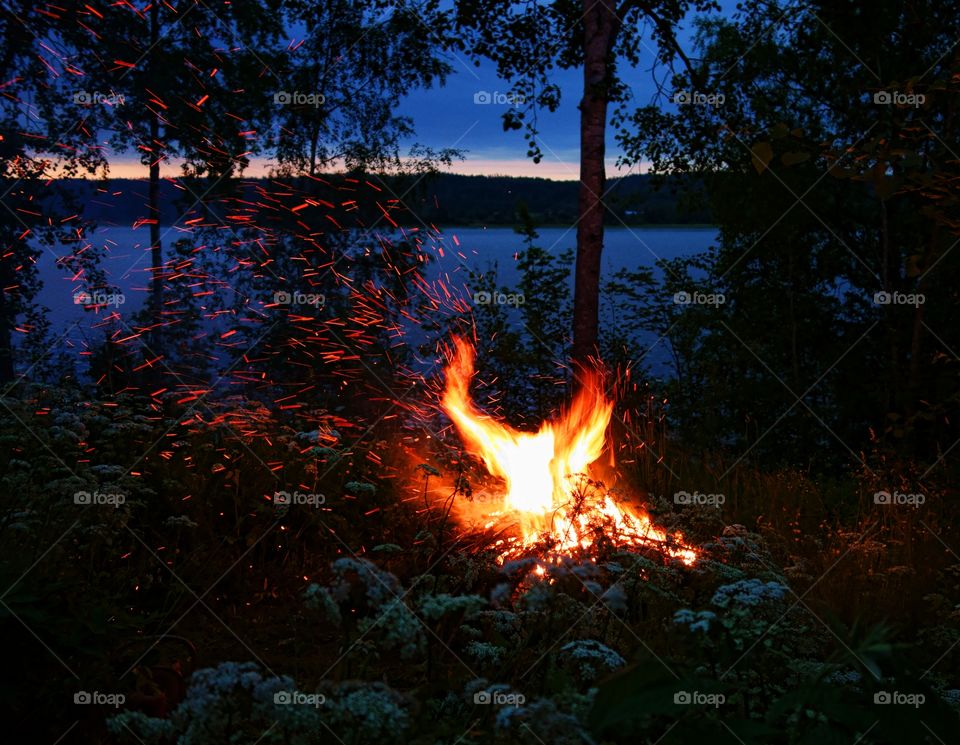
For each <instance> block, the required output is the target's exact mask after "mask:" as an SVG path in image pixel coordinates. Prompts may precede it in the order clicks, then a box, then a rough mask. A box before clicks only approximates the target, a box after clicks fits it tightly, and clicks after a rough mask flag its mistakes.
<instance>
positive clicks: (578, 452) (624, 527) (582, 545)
mask: <svg viewBox="0 0 960 745" xmlns="http://www.w3.org/2000/svg"><path fill="white" fill-rule="evenodd" d="M453 341H454V345H453V355H452V357H451V360H450V362H449V364H448V366H447V368H446V388H445V390H444V394H443V399H442V405H443V409H444V411H445V412H446V413H447V415H448V416H449V417H450V419H451V420H452V421H453V423H454V425H456V427H457V430H458V431H459V432H460V436H461V437H462V438H463V442H464V445H465V446H466V448H467V450H468V451H469V452H470V453H471V454H473V455H475V456H477V457H479V458H480V459H481V460H482V461H483V463H484V465H485V466H486V467H487V470H488V471H489V472H490V474H491V475H492V476H497V477H499V478H502V479H503V480H504V481H505V482H506V484H505V493H504V495H503V500H502V506H500V509H496V508H494V509H491V510H490V511H488V512H487V513H486V514H485V515H483V517H484V518H486V519H487V525H488V527H489V526H492V525H493V524H495V522H496V521H497V519H499V518H503V517H509V518H511V519H513V520H515V522H516V523H517V526H518V528H519V531H520V536H519V538H517V539H514V540H513V541H505V542H504V543H505V545H504V550H503V551H502V553H501V560H503V559H507V558H513V557H516V556H519V555H521V554H523V553H525V552H526V550H527V549H530V548H532V547H533V546H535V545H537V544H549V545H550V547H551V553H555V554H564V553H569V552H570V551H571V550H573V549H577V548H579V549H587V548H589V547H590V546H591V545H593V543H594V541H595V540H596V538H597V537H598V531H600V532H601V533H602V534H603V536H605V537H606V538H608V539H609V540H611V541H613V542H615V543H618V544H622V545H625V546H628V547H629V546H634V547H643V546H654V545H657V546H658V547H659V548H660V549H661V550H662V551H663V552H664V553H666V554H667V555H669V556H672V557H674V558H677V559H680V560H681V561H683V563H685V564H692V563H693V562H694V561H695V560H696V553H695V552H694V551H693V549H691V548H689V547H688V546H686V545H684V544H683V543H682V536H680V535H679V534H675V535H673V536H668V535H667V533H666V532H665V531H663V530H660V529H658V528H656V527H655V526H654V525H653V524H652V523H651V522H650V518H649V517H648V516H647V515H645V514H642V513H641V514H634V513H633V512H631V511H630V510H628V509H627V508H626V507H625V506H623V505H619V504H617V503H616V502H614V501H613V499H611V497H610V495H609V494H606V493H601V492H600V491H599V490H598V489H596V488H591V486H590V484H591V482H590V481H589V479H590V478H591V474H590V465H591V464H592V463H593V462H594V461H596V460H597V458H599V457H600V454H601V452H602V451H603V446H604V437H605V433H606V431H607V425H608V424H609V423H610V416H611V414H612V413H613V403H612V402H611V401H610V400H608V399H607V397H606V396H605V395H604V393H603V387H602V378H601V376H600V375H599V374H597V373H591V374H588V375H587V376H586V377H585V378H584V379H583V380H582V381H581V383H582V384H581V387H580V389H579V391H578V393H577V395H576V396H575V397H574V399H573V401H572V402H571V404H570V406H569V407H568V408H567V409H566V410H564V411H563V412H562V413H561V416H560V417H559V418H558V419H557V420H556V421H553V422H544V423H543V424H542V425H541V426H540V430H539V431H538V432H536V433H531V432H520V431H518V430H515V429H513V428H512V427H510V426H509V425H507V424H504V423H502V422H498V421H495V420H494V419H492V418H490V417H489V416H487V415H485V414H483V413H482V412H481V411H480V410H479V409H477V408H476V406H474V404H473V402H472V401H471V400H470V393H469V388H470V380H471V379H472V377H473V371H474V368H473V362H474V349H473V347H472V346H471V345H470V344H469V343H468V342H467V341H465V340H464V339H462V338H459V337H457V338H455V339H454V340H453Z"/></svg>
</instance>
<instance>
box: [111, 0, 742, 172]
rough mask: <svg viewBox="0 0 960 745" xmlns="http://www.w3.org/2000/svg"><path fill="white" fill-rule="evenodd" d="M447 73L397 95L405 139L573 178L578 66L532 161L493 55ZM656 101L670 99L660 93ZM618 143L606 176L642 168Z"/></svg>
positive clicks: (544, 120) (117, 167) (647, 79)
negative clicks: (438, 82)
mask: <svg viewBox="0 0 960 745" xmlns="http://www.w3.org/2000/svg"><path fill="white" fill-rule="evenodd" d="M721 6H722V7H723V9H724V13H725V14H728V13H730V12H732V10H733V7H734V2H732V0H723V1H722V2H721ZM692 21H693V18H692V16H691V17H688V18H687V20H686V21H685V23H684V25H683V26H684V27H683V29H682V31H681V33H680V39H681V43H682V44H683V46H684V48H685V49H686V50H688V53H689V51H692V46H693V45H692V41H691V35H692V26H693V22H692ZM654 49H655V46H654V44H653V42H652V41H650V40H649V38H648V40H647V41H646V42H645V43H644V46H643V48H642V50H641V54H642V57H641V62H640V65H639V66H637V67H636V68H634V69H629V68H627V67H625V66H624V67H622V69H621V74H622V75H623V77H624V79H625V80H626V82H627V83H628V85H629V86H630V89H631V92H632V95H633V101H632V105H636V106H639V105H643V104H646V103H649V102H650V101H651V100H652V97H653V96H654V93H655V85H654V79H653V71H652V70H651V68H652V65H653V58H654ZM448 59H449V60H450V63H451V66H452V67H453V73H452V74H451V75H450V76H449V77H448V78H447V82H446V84H445V85H444V86H443V87H442V88H440V87H434V88H432V89H429V90H417V91H415V92H413V93H412V94H411V95H409V96H408V97H406V98H405V99H403V100H402V101H400V102H399V106H398V110H399V112H400V113H402V114H404V115H406V116H409V117H411V118H412V119H413V121H414V124H415V129H416V136H415V137H414V138H412V139H411V140H410V141H409V142H408V143H406V144H407V145H410V144H413V143H414V142H418V143H420V144H423V145H427V146H429V147H432V148H434V149H437V150H439V149H441V148H445V147H455V148H459V149H461V150H463V151H464V154H465V159H464V160H463V161H460V162H456V163H454V165H453V167H452V168H451V169H450V170H451V171H452V172H454V173H464V174H477V175H509V176H539V177H543V178H551V179H558V180H577V179H578V178H579V164H578V157H579V155H578V154H579V111H578V109H577V104H578V103H579V100H580V96H581V94H582V73H581V71H580V70H563V71H555V73H554V77H553V80H554V82H556V83H557V84H558V85H559V86H560V88H561V90H562V99H561V105H560V108H559V109H558V110H557V111H556V112H554V113H552V114H550V113H547V112H543V113H542V114H541V115H540V147H541V149H542V150H543V154H544V157H543V160H542V161H541V162H540V163H539V164H534V163H533V161H532V160H530V158H527V157H526V142H525V140H524V137H523V133H522V132H521V131H512V132H504V131H503V125H502V119H501V116H502V114H503V113H504V112H505V111H506V110H507V108H508V107H509V104H507V103H505V102H499V103H498V102H497V101H496V100H495V99H496V96H495V94H496V93H501V94H504V93H506V92H507V91H508V90H509V85H508V84H507V83H506V82H505V81H503V80H501V79H500V78H498V76H497V74H496V68H495V66H494V65H493V64H492V63H489V62H484V63H482V64H481V65H480V67H475V66H474V65H473V64H471V62H470V61H469V60H468V59H467V58H466V57H463V56H460V55H452V54H451V55H449V56H448ZM666 74H667V73H666V71H665V70H664V69H662V68H661V69H658V70H657V75H658V76H659V77H661V78H663V77H664V76H665V75H666ZM480 92H485V93H488V94H490V96H489V97H488V99H494V100H491V101H490V102H489V103H475V102H474V96H475V95H476V94H477V93H480ZM661 104H662V105H672V104H670V103H669V102H665V101H661ZM618 155H619V149H618V148H617V145H616V142H615V141H614V135H613V132H608V140H607V173H608V175H609V176H616V175H619V176H623V175H627V174H628V173H638V172H643V171H644V170H645V167H644V165H643V164H641V165H640V166H638V167H634V168H633V169H632V170H628V169H626V168H621V169H620V170H617V169H616V167H615V163H616V160H617V156H618ZM268 167H269V162H265V161H263V160H254V161H253V162H252V163H251V166H250V168H249V169H248V170H247V172H246V173H247V175H250V176H259V175H264V174H265V173H266V170H267V168H268ZM144 171H145V169H144V167H143V166H142V165H141V164H140V163H139V161H138V160H136V159H135V158H132V157H130V156H123V157H122V158H116V159H113V160H112V162H111V174H112V175H113V176H115V177H126V178H142V177H145V176H146V174H145V172H144ZM178 174H179V170H178V164H177V163H176V162H172V163H170V164H168V166H167V168H166V169H165V172H164V175H165V176H167V175H169V176H175V175H178Z"/></svg>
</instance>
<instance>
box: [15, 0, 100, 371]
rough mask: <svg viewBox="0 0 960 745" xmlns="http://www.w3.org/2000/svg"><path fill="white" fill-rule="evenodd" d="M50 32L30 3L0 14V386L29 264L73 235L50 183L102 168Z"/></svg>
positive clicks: (49, 21)
mask: <svg viewBox="0 0 960 745" xmlns="http://www.w3.org/2000/svg"><path fill="white" fill-rule="evenodd" d="M57 27H58V21H57V18H56V16H55V14H54V13H52V12H44V13H41V12H39V11H38V10H37V9H36V8H35V6H34V5H33V4H31V3H26V2H19V0H13V2H9V3H4V5H3V8H2V10H0V80H2V81H3V84H2V85H0V383H8V382H10V381H11V380H13V378H14V370H15V368H14V345H13V332H14V329H15V327H16V326H17V317H18V316H20V315H21V314H24V313H27V312H29V311H30V310H31V307H32V301H33V298H34V297H35V295H36V293H37V291H38V290H39V288H40V279H39V276H38V273H37V267H36V260H37V257H38V256H39V254H40V251H41V250H42V248H43V247H47V246H50V245H53V244H54V243H56V242H57V240H58V238H60V237H62V235H63V234H64V233H65V232H69V231H71V230H76V229H77V227H76V225H77V221H76V215H75V212H74V210H72V209H70V206H69V195H68V194H67V193H66V192H65V191H64V190H63V189H59V190H56V189H53V188H51V186H50V179H51V178H55V177H57V176H64V175H75V174H77V173H79V172H81V171H86V172H91V173H92V172H95V171H96V170H97V169H98V168H102V166H103V165H104V159H103V156H102V154H101V153H100V152H99V151H98V150H97V148H95V147H93V145H94V143H93V137H92V133H91V131H90V129H89V128H87V127H85V126H84V124H83V120H82V116H81V115H80V112H79V111H78V106H76V105H75V103H74V101H73V99H72V97H71V96H69V95H68V93H69V92H68V91H67V90H66V89H65V86H64V85H63V81H64V80H65V79H69V78H70V76H71V75H72V73H73V70H72V67H71V63H70V56H69V53H68V51H67V48H66V47H65V46H64V44H63V43H62V42H61V40H60V39H58V37H57V33H56V30H57ZM71 214H73V215H74V218H73V219H72V220H68V218H69V216H70V215H71ZM64 221H66V222H64Z"/></svg>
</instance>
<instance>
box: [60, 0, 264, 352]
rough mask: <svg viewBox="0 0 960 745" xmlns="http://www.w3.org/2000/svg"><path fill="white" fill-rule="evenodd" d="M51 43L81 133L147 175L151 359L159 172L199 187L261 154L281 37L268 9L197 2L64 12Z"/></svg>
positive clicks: (155, 330)
mask: <svg viewBox="0 0 960 745" xmlns="http://www.w3.org/2000/svg"><path fill="white" fill-rule="evenodd" d="M66 6H67V8H66V9H65V10H63V11H62V15H61V19H62V21H61V23H60V24H59V26H58V28H57V31H58V33H59V34H60V35H61V36H62V37H63V38H64V39H65V40H66V41H67V42H68V43H69V44H70V45H71V46H72V47H73V49H74V50H75V55H76V58H75V60H74V65H75V68H76V69H75V74H76V75H77V84H76V88H75V91H74V95H75V100H76V101H77V102H79V103H82V104H83V105H85V106H86V108H87V117H86V126H87V127H88V128H89V129H91V130H93V131H97V130H103V131H106V132H107V133H108V135H109V144H110V147H111V148H112V150H113V151H114V153H118V154H119V153H123V152H128V151H131V150H133V151H135V152H137V153H138V154H139V156H140V160H141V162H142V163H143V165H144V166H146V168H147V171H148V175H149V191H148V200H147V217H146V219H145V220H144V222H145V223H147V224H149V228H150V250H151V267H150V272H151V278H150V303H149V308H150V319H149V324H148V325H149V329H150V331H151V332H152V333H151V334H150V337H151V346H152V348H153V349H154V351H155V352H157V353H161V349H162V343H161V336H160V329H161V327H162V326H163V325H164V323H165V319H164V303H165V301H164V291H163V288H164V278H165V268H164V267H165V264H164V257H163V247H162V245H161V225H160V220H161V209H160V208H161V204H160V179H161V167H162V166H163V165H164V164H166V163H169V162H170V161H171V160H172V159H174V158H180V159H182V171H183V174H184V176H185V177H192V178H195V179H200V178H205V179H207V180H208V183H207V184H205V185H204V191H203V192H201V193H200V194H191V197H192V199H191V202H192V203H193V204H194V205H196V204H199V203H202V202H203V199H204V197H205V196H206V192H207V191H210V190H212V189H213V188H214V187H215V186H216V185H217V184H218V183H219V182H220V181H222V180H225V179H228V178H230V177H231V176H233V175H235V174H237V173H240V172H242V171H243V169H244V168H245V167H246V166H247V164H248V162H249V157H250V155H251V154H252V153H255V152H256V151H257V150H258V149H259V148H261V147H262V145H263V140H262V139H261V137H260V133H261V132H262V131H263V130H265V129H266V128H267V126H268V118H269V112H270V110H271V107H272V103H273V102H272V100H270V99H268V95H267V90H268V89H272V88H275V87H276V86H277V85H278V82H279V78H277V77H276V74H275V73H274V72H273V67H274V66H276V64H275V62H273V61H272V56H271V54H272V50H274V49H275V41H276V40H277V39H278V38H279V36H280V32H281V27H280V25H279V23H278V22H277V5H276V3H275V2H273V0H238V1H237V2H231V3H226V4H222V5H218V6H217V7H216V9H215V10H214V9H211V8H209V7H208V6H206V5H205V4H204V3H203V2H202V1H201V0H196V1H195V2H186V3H180V4H179V5H174V4H172V3H150V4H148V5H146V6H144V7H143V8H138V7H135V6H134V5H131V4H129V3H113V4H103V5H102V7H100V6H99V5H91V4H89V3H85V2H79V1H78V2H76V3H67V4H66Z"/></svg>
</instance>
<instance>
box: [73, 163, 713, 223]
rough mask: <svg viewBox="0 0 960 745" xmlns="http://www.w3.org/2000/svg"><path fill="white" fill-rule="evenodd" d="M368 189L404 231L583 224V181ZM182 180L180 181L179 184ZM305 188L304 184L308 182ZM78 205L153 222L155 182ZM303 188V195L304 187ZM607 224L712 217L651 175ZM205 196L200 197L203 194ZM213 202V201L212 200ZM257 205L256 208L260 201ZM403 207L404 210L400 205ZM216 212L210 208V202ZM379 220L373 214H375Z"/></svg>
mask: <svg viewBox="0 0 960 745" xmlns="http://www.w3.org/2000/svg"><path fill="white" fill-rule="evenodd" d="M366 178H367V179H368V182H369V183H371V184H373V185H374V186H375V187H378V188H380V189H381V190H382V192H383V194H384V199H383V202H384V203H385V204H390V205H391V207H390V212H391V216H392V217H393V219H394V220H395V221H396V222H397V223H398V224H402V225H417V224H420V223H421V222H423V223H427V224H428V225H436V226H441V227H442V226H451V225H456V226H464V225H511V226H512V225H516V224H517V223H518V216H517V212H518V207H519V205H520V204H521V203H522V204H524V205H526V207H527V209H528V210H529V212H530V215H531V217H532V218H533V220H534V222H535V223H536V224H538V225H573V224H575V223H576V222H577V189H578V182H576V181H551V180H550V179H544V178H516V177H511V176H461V175H456V174H438V175H435V176H431V177H427V178H423V179H421V180H418V178H417V177H410V176H407V177H398V176H389V177H385V176H375V177H366ZM178 181H179V180H178ZM178 181H176V182H175V181H173V180H164V181H163V182H162V183H161V193H160V194H161V199H160V203H161V208H160V222H161V224H164V225H171V224H174V223H176V222H177V221H178V220H179V219H180V218H181V217H182V216H183V215H184V214H185V213H186V212H189V211H191V209H195V205H193V204H191V203H192V202H194V201H195V200H194V199H192V198H191V197H192V191H191V190H190V189H184V188H183V186H182V185H181V184H180V183H178ZM301 181H302V180H301ZM268 182H269V183H271V184H273V185H274V188H275V185H276V184H277V183H282V181H281V180H277V179H245V180H244V181H243V191H249V192H250V193H251V196H252V194H253V193H254V192H256V191H257V190H258V187H262V186H264V185H266V184H267V183H268ZM71 185H72V187H73V188H72V189H71V191H73V192H74V194H75V196H76V197H77V198H78V203H82V204H84V205H85V206H84V210H83V217H84V218H86V219H90V220H94V221H96V222H98V223H100V224H133V223H134V222H135V221H136V220H140V219H143V218H145V217H146V216H147V214H148V210H147V204H148V201H147V188H148V182H147V181H146V180H143V179H110V180H109V181H106V182H95V181H84V180H72V184H71ZM299 186H300V187H301V188H302V187H303V186H304V184H303V183H300V184H299ZM354 188H355V187H351V185H350V178H349V177H346V176H343V175H335V176H326V177H324V179H323V180H322V181H318V182H317V184H316V192H317V196H318V197H327V198H329V199H330V201H331V202H333V203H334V204H337V203H339V202H342V201H343V199H344V193H345V192H349V191H351V190H353V189H354ZM608 190H609V192H608V196H607V203H608V205H609V214H608V215H607V223H608V224H609V225H612V226H616V225H622V224H626V225H669V224H706V223H710V222H711V220H710V215H709V212H708V211H707V210H706V209H705V208H704V207H701V206H691V204H692V202H693V200H691V199H690V195H689V193H688V194H686V196H684V195H681V194H680V193H678V192H677V190H676V189H675V188H674V186H673V184H672V183H671V182H670V180H669V179H663V178H660V179H658V180H657V183H655V182H654V179H653V177H650V176H645V175H634V176H627V177H625V178H620V179H611V180H610V181H609V182H608ZM201 193H202V191H198V192H197V195H199V194H201ZM205 201H207V200H205ZM251 201H256V199H255V197H254V198H252V200H251ZM398 202H399V204H398ZM208 206H209V202H208ZM371 215H373V213H371Z"/></svg>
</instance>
